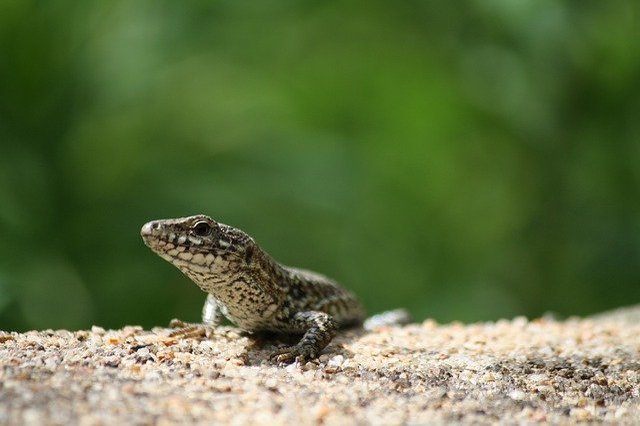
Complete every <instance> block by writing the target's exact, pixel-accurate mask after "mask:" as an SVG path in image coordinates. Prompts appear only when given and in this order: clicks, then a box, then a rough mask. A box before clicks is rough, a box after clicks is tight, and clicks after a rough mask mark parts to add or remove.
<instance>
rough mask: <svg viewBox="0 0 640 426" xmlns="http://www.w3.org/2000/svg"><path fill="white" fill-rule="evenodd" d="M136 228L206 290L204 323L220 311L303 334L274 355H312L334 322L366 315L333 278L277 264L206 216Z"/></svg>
mask: <svg viewBox="0 0 640 426" xmlns="http://www.w3.org/2000/svg"><path fill="white" fill-rule="evenodd" d="M140 233H141V235H142V238H143V240H144V242H145V244H146V245H147V246H148V247H149V248H151V249H152V250H153V251H154V252H156V253H157V254H158V255H159V256H160V257H162V258H163V259H165V260H167V261H168V262H170V263H171V264H173V265H174V266H176V267H177V268H178V269H180V271H182V272H183V273H184V274H185V275H187V276H188V277H189V278H190V279H191V280H192V281H193V282H195V283H196V284H197V285H198V286H199V287H200V288H201V289H202V290H203V291H205V292H206V293H207V294H208V295H207V299H206V302H205V305H204V308H203V311H202V321H203V324H204V325H205V326H214V327H215V326H216V325H218V324H219V323H220V321H221V319H222V316H225V317H227V318H228V319H229V320H230V321H231V322H233V323H234V324H235V325H237V326H238V327H240V328H241V329H244V330H247V331H273V332H277V333H284V334H300V335H302V338H301V340H300V341H299V342H298V344H296V345H295V346H292V347H289V348H284V349H280V350H278V351H276V352H275V353H274V357H275V359H276V360H277V361H278V362H292V361H294V360H305V359H312V358H316V357H317V356H318V355H319V354H320V352H321V351H322V349H324V347H325V346H327V344H328V343H329V342H330V341H331V339H332V338H333V337H334V336H335V334H336V332H337V329H338V328H340V327H346V326H350V325H355V324H359V323H361V322H362V321H363V319H364V311H363V309H362V306H361V305H360V302H359V301H358V300H357V299H356V297H355V296H354V295H353V294H352V293H350V292H349V291H347V290H345V289H344V288H342V287H341V286H339V285H338V284H337V283H336V282H334V281H333V280H331V279H329V278H327V277H325V276H324V275H321V274H318V273H315V272H311V271H307V270H304V269H298V268H291V267H288V266H283V265H281V264H279V263H278V262H277V261H275V260H274V259H273V258H272V257H271V256H269V255H268V254H267V253H266V252H265V251H264V250H262V248H260V246H258V244H257V243H256V242H255V241H254V240H253V238H251V237H250V236H249V235H247V234H246V233H245V232H243V231H241V230H239V229H236V228H233V227H231V226H228V225H225V224H222V223H218V222H216V221H215V220H213V219H211V218H210V217H208V216H204V215H197V216H189V217H184V218H177V219H164V220H155V221H151V222H148V223H146V224H145V225H144V226H143V227H142V230H141V232H140Z"/></svg>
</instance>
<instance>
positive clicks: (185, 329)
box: [169, 318, 212, 339]
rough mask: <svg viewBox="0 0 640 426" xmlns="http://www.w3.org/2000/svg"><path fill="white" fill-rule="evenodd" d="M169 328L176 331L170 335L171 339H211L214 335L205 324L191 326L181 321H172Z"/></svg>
mask: <svg viewBox="0 0 640 426" xmlns="http://www.w3.org/2000/svg"><path fill="white" fill-rule="evenodd" d="M169 327H171V328H175V329H176V330H174V331H172V332H171V333H169V337H177V338H182V339H188V338H201V337H209V336H210V335H211V334H212V330H211V328H210V327H207V326H206V325H203V324H191V323H188V322H184V321H182V320H179V319H175V318H174V319H172V320H171V322H169Z"/></svg>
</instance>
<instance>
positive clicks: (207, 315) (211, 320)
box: [169, 294, 222, 338]
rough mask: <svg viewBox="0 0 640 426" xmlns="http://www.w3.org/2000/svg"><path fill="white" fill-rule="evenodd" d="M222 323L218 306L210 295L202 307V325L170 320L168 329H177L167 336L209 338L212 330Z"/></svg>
mask: <svg viewBox="0 0 640 426" xmlns="http://www.w3.org/2000/svg"><path fill="white" fill-rule="evenodd" d="M220 321H222V312H220V306H219V305H218V302H217V301H216V299H215V298H214V297H213V296H212V295H210V294H209V295H207V300H205V302H204V306H203V307H202V324H191V323H187V322H184V321H181V320H179V319H172V320H171V322H170V323H169V327H173V328H178V329H177V330H175V331H173V332H171V334H169V336H170V337H182V338H188V337H209V336H210V335H211V334H213V329H214V328H215V327H216V326H218V325H219V324H220Z"/></svg>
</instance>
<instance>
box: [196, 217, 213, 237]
mask: <svg viewBox="0 0 640 426" xmlns="http://www.w3.org/2000/svg"><path fill="white" fill-rule="evenodd" d="M193 232H194V233H195V234H196V235H197V236H199V237H206V236H207V235H209V234H211V225H209V223H207V222H205V221H202V220H201V221H200V222H197V223H196V224H195V225H193Z"/></svg>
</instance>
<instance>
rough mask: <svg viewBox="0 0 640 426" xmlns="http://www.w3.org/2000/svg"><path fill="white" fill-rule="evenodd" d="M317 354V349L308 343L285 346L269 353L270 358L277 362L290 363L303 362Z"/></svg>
mask: <svg viewBox="0 0 640 426" xmlns="http://www.w3.org/2000/svg"><path fill="white" fill-rule="evenodd" d="M317 356H318V351H317V350H316V349H315V348H314V347H313V346H310V345H295V346H290V347H286V348H281V349H276V350H275V351H274V352H273V353H272V354H271V359H272V360H273V361H275V362H277V363H279V364H280V363H282V364H291V363H292V362H298V363H303V362H305V361H308V360H311V359H314V358H316V357H317Z"/></svg>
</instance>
